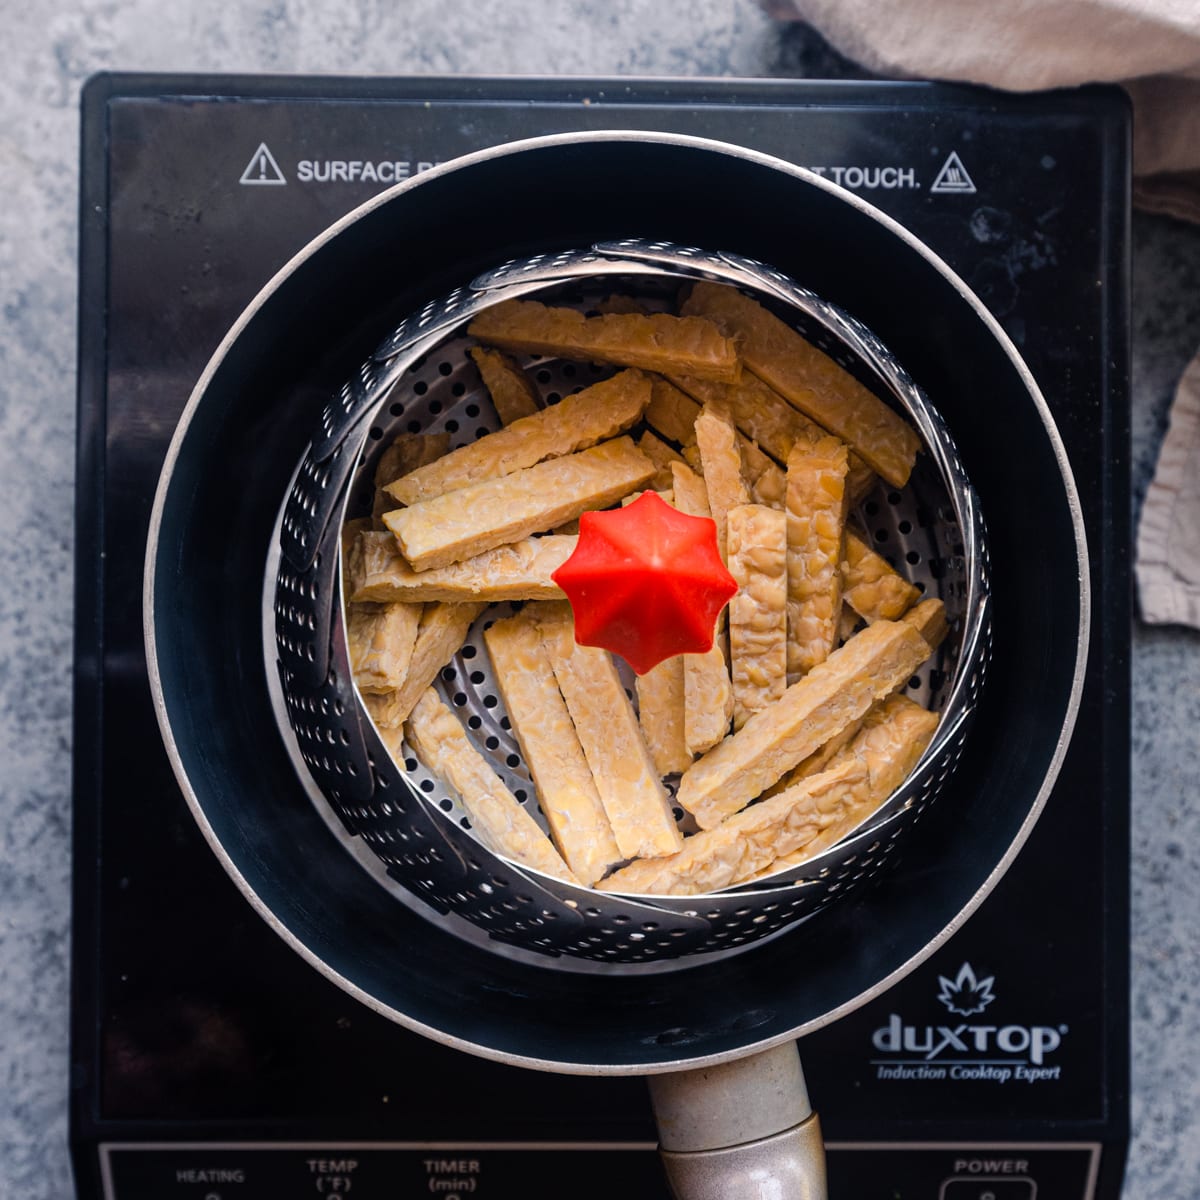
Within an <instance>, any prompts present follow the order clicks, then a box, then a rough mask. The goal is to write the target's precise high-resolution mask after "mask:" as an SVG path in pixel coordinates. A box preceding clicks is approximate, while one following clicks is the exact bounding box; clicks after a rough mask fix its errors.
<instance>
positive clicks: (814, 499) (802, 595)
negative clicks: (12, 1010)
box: [787, 438, 849, 683]
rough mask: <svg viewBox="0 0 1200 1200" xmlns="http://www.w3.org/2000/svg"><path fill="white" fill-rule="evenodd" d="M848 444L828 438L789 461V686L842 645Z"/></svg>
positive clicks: (803, 447)
mask: <svg viewBox="0 0 1200 1200" xmlns="http://www.w3.org/2000/svg"><path fill="white" fill-rule="evenodd" d="M846 469H847V458H846V444H845V442H842V441H839V440H838V439H837V438H822V439H821V441H819V442H817V443H816V445H814V446H807V445H803V444H797V445H796V446H795V447H794V448H793V450H792V453H791V455H790V456H789V457H788V472H787V539H788V551H787V555H788V559H787V563H788V565H787V572H788V599H787V625H788V638H787V657H788V664H787V670H788V682H789V683H795V682H796V680H797V679H799V678H800V676H801V675H804V674H806V673H807V672H808V671H811V670H812V669H813V667H815V666H816V665H817V664H818V663H822V662H824V661H825V660H826V659H827V658H828V657H829V655H830V653H831V652H832V651H833V648H834V646H836V645H837V642H838V632H839V630H840V627H841V624H840V619H841V612H842V571H841V563H842V534H843V532H844V530H845V527H846V512H847V507H848V504H849V500H848V497H847V496H846Z"/></svg>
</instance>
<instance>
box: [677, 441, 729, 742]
mask: <svg viewBox="0 0 1200 1200" xmlns="http://www.w3.org/2000/svg"><path fill="white" fill-rule="evenodd" d="M671 474H672V478H673V480H674V496H675V507H676V508H678V509H679V511H680V512H684V513H687V514H688V515H689V516H693V517H707V516H709V515H710V514H709V508H708V493H707V491H706V489H705V485H704V480H703V479H701V478H700V477H699V476H698V475H696V474H695V473H694V472H693V471H692V470H691V469H690V468H689V467H686V466H683V465H682V464H680V463H673V464H672V466H671ZM718 625H719V622H718ZM732 718H733V687H732V685H731V684H730V682H729V668H728V666H727V665H726V662H725V652H724V650H723V649H722V648H721V637H720V634H719V632H717V631H714V636H713V644H712V647H711V648H710V649H709V650H708V651H707V652H706V653H704V654H685V655H684V656H683V729H684V742H685V743H686V745H687V748H688V753H689V754H693V755H694V754H703V753H704V751H706V750H708V749H710V748H711V747H713V746H715V745H716V744H717V743H718V742H719V741H720V740H721V739H722V738H723V737H724V736H725V735H726V734H727V733H728V732H729V722H730V720H731V719H732Z"/></svg>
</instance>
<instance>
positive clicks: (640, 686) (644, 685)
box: [634, 654, 692, 775]
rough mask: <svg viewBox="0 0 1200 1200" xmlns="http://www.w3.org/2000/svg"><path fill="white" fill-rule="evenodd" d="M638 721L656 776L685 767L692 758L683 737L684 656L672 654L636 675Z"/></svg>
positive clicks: (668, 773) (675, 771)
mask: <svg viewBox="0 0 1200 1200" xmlns="http://www.w3.org/2000/svg"><path fill="white" fill-rule="evenodd" d="M634 686H635V687H636V688H637V698H638V723H639V724H640V725H641V727H642V736H643V737H645V739H646V745H647V746H648V747H649V750H650V757H651V758H652V759H653V760H654V767H655V770H657V771H658V773H659V775H673V774H675V773H677V772H679V771H683V770H686V769H687V767H688V765H689V764H690V763H691V761H692V756H691V754H690V753H689V751H688V748H687V740H686V738H685V737H684V720H683V713H684V699H683V697H684V689H683V655H681V654H675V655H673V656H672V657H670V658H665V659H663V661H662V662H660V663H658V664H657V665H656V666H653V667H651V668H650V670H649V671H647V672H646V673H645V674H643V675H639V676H638V677H637V680H636V682H635V684H634Z"/></svg>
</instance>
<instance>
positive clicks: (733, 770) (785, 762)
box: [676, 621, 930, 829]
mask: <svg viewBox="0 0 1200 1200" xmlns="http://www.w3.org/2000/svg"><path fill="white" fill-rule="evenodd" d="M929 654H930V648H929V643H928V642H926V641H925V639H924V638H923V637H922V636H921V635H920V634H919V633H918V632H917V631H916V630H915V629H913V628H911V627H910V626H908V625H905V624H903V623H900V622H895V621H877V622H876V623H875V624H874V625H869V626H867V628H866V629H864V630H863V631H862V632H861V633H857V634H855V635H854V637H852V638H851V639H850V641H848V642H847V643H846V644H845V645H844V646H842V647H841V648H840V649H838V650H835V651H834V652H833V653H832V654H831V655H830V656H829V658H827V659H826V660H825V662H823V663H821V664H820V665H819V666H816V667H814V668H813V669H812V670H811V671H810V672H809V673H808V674H807V675H806V676H804V678H803V679H801V680H800V681H799V682H798V683H794V684H792V686H791V687H789V688H788V689H787V691H786V692H784V694H783V698H782V699H781V700H777V701H776V702H775V703H774V704H772V705H771V706H770V708H765V709H763V710H762V712H757V713H755V714H754V715H753V716H752V717H751V718H750V719H749V720H748V721H747V722H746V724H745V725H743V726H742V728H741V729H739V730H738V731H737V733H735V734H733V735H732V736H731V737H728V738H726V739H725V740H724V741H723V742H722V743H721V744H720V745H719V746H716V747H714V748H713V749H712V750H710V751H709V752H708V753H707V754H706V755H704V757H703V758H701V759H699V760H697V761H696V762H694V763H693V764H692V765H691V766H690V767H689V768H688V769H687V770H686V771H685V772H684V774H683V778H682V779H681V780H680V784H679V792H678V795H677V797H676V799H677V800H678V802H679V804H680V805H682V806H683V807H684V808H685V809H687V810H688V812H690V813H692V814H693V815H694V816H695V817H696V820H697V821H698V822H699V824H700V826H701V827H702V828H705V829H708V828H711V827H712V826H713V825H717V824H719V823H720V822H721V821H722V820H723V819H724V818H725V817H727V816H729V815H730V814H731V813H734V812H737V811H738V809H740V808H742V807H743V806H744V805H746V804H748V803H749V802H750V801H751V800H753V799H754V798H755V797H756V796H758V795H760V794H761V793H762V792H763V791H764V790H765V789H766V788H768V787H770V786H771V784H773V783H774V782H775V781H776V780H777V779H780V778H782V777H783V775H784V773H785V772H786V771H789V770H791V768H792V767H794V766H795V765H796V764H797V763H798V762H800V760H801V759H803V758H805V757H807V756H808V755H809V754H811V753H812V752H813V751H814V750H817V749H819V748H820V747H821V746H823V745H824V744H825V743H826V742H827V741H829V739H830V738H832V737H836V736H837V735H838V733H840V732H841V731H842V730H843V729H845V728H846V726H847V725H849V724H850V723H851V722H853V721H857V720H858V719H859V717H861V716H863V715H864V714H865V713H866V712H867V710H868V709H869V708H870V707H871V705H872V704H874V703H875V701H876V700H880V699H882V698H883V697H884V696H887V695H889V694H890V693H891V692H893V691H894V690H895V689H896V688H897V687H898V686H899V685H900V684H901V683H903V682H904V680H906V679H908V678H909V677H910V676H911V675H912V673H913V672H914V671H915V670H916V669H917V667H919V666H920V665H921V663H923V662H924V661H925V659H926V658H928V657H929Z"/></svg>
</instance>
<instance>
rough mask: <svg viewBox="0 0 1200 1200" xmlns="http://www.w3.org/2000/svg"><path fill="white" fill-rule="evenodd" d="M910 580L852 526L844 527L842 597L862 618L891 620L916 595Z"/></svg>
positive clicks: (917, 598)
mask: <svg viewBox="0 0 1200 1200" xmlns="http://www.w3.org/2000/svg"><path fill="white" fill-rule="evenodd" d="M920 596H921V589H920V588H918V587H917V586H916V585H915V584H911V583H909V582H908V580H907V579H905V578H904V576H903V575H901V574H900V573H899V572H898V571H896V570H894V569H893V568H892V566H891V564H890V563H889V562H888V561H887V559H886V558H884V557H883V555H881V554H876V553H875V551H874V550H872V549H871V547H870V546H869V545H868V544H867V542H866V540H865V539H864V538H863V537H862V536H861V535H860V534H858V533H856V532H855V531H854V530H853V529H847V530H846V545H845V558H844V560H843V562H842V599H843V600H845V602H846V603H847V604H848V605H849V606H850V607H851V608H852V609H854V611H855V612H856V613H858V615H859V616H860V617H862V618H863V619H864V620H865V621H868V622H870V621H894V620H896V619H897V618H898V617H901V616H903V615H904V614H905V613H906V612H907V611H908V610H909V609H910V608H911V607H912V606H913V605H914V604H915V603H916V602H917V600H919V599H920Z"/></svg>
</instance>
